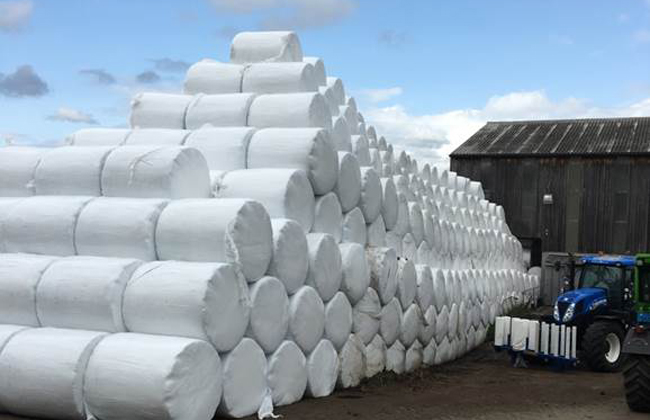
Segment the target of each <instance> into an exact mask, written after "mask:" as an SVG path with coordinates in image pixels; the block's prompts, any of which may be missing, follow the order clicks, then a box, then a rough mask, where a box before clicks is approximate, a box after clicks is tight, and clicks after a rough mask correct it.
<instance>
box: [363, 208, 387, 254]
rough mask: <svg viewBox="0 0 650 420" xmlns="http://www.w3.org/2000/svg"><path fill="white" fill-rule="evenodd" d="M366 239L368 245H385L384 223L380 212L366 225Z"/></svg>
mask: <svg viewBox="0 0 650 420" xmlns="http://www.w3.org/2000/svg"><path fill="white" fill-rule="evenodd" d="M367 232H368V233H367V235H366V241H367V244H368V246H373V247H385V246H386V225H384V218H383V216H382V215H381V214H380V215H379V216H377V218H376V219H375V221H374V222H372V223H370V224H369V225H367Z"/></svg>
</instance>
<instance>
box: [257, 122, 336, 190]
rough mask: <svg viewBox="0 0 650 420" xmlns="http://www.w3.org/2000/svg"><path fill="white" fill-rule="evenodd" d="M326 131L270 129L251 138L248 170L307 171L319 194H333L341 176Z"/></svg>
mask: <svg viewBox="0 0 650 420" xmlns="http://www.w3.org/2000/svg"><path fill="white" fill-rule="evenodd" d="M328 136H329V134H328V133H327V131H325V130H321V129H318V128H268V129H264V130H259V131H258V132H256V133H255V134H254V135H253V137H252V138H251V141H250V145H249V148H248V155H247V156H248V157H247V168H249V169H256V168H292V169H301V170H303V171H305V173H306V174H307V176H308V177H309V181H310V182H311V185H312V188H313V189H314V193H315V194H316V195H323V194H327V193H328V192H330V191H331V190H332V189H333V188H334V186H335V185H336V181H337V177H338V159H337V156H336V152H335V151H334V149H333V148H332V146H331V144H330V142H329V140H328V138H327V137H328Z"/></svg>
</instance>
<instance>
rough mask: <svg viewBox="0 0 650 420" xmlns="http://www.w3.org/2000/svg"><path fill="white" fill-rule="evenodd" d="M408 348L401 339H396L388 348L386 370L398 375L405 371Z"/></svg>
mask: <svg viewBox="0 0 650 420" xmlns="http://www.w3.org/2000/svg"><path fill="white" fill-rule="evenodd" d="M405 357H406V349H405V348H404V344H402V343H401V342H400V341H399V340H397V341H395V343H393V345H392V346H389V347H388V349H387V350H386V370H387V371H388V372H394V373H396V374H398V375H401V374H402V373H404V369H405V365H404V363H405Z"/></svg>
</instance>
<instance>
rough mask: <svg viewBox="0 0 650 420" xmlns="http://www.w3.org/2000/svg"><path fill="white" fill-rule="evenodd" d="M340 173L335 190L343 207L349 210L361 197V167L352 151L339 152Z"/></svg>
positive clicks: (345, 210) (344, 209)
mask: <svg viewBox="0 0 650 420" xmlns="http://www.w3.org/2000/svg"><path fill="white" fill-rule="evenodd" d="M338 160H339V173H338V180H337V183H336V186H335V187H334V192H335V193H336V195H337V196H338V198H339V201H340V203H341V209H342V210H343V211H344V212H349V211H351V210H352V209H354V208H355V207H356V206H357V204H359V200H360V199H361V169H360V167H359V162H358V161H357V159H356V158H355V157H354V155H353V154H352V153H348V152H338Z"/></svg>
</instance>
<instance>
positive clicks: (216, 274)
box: [123, 261, 279, 351]
mask: <svg viewBox="0 0 650 420" xmlns="http://www.w3.org/2000/svg"><path fill="white" fill-rule="evenodd" d="M250 306H251V303H250V300H249V298H248V290H247V288H246V282H245V281H244V278H243V276H242V274H241V272H240V271H239V268H238V267H237V266H235V265H232V264H222V263H192V262H181V261H153V262H150V263H148V264H145V265H143V266H141V267H140V268H139V269H138V270H136V272H135V273H133V276H132V278H131V280H130V281H129V283H128V285H127V287H126V290H125V292H124V307H123V314H124V322H125V324H126V327H127V330H128V331H132V332H138V333H146V334H158V335H172V336H179V337H189V338H198V339H202V340H206V341H209V342H211V343H212V344H213V345H214V347H215V348H216V349H217V350H218V351H229V350H231V349H232V348H233V347H234V346H235V345H237V343H238V342H239V340H241V338H242V337H243V336H244V332H245V331H246V328H247V326H248V321H249V315H250ZM278 327H279V326H278Z"/></svg>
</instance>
